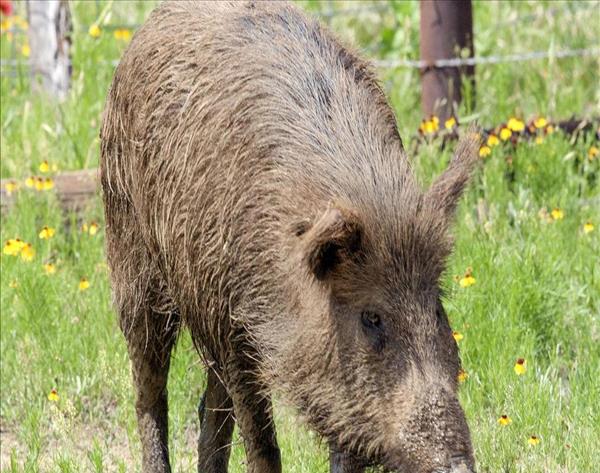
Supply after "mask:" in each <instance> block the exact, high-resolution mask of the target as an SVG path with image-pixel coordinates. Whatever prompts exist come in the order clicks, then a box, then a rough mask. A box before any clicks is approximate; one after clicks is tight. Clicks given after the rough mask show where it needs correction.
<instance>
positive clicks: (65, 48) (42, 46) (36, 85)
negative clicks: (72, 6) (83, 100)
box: [27, 0, 72, 100]
mask: <svg viewBox="0 0 600 473" xmlns="http://www.w3.org/2000/svg"><path fill="white" fill-rule="evenodd" d="M27 17H28V20H29V32H28V35H29V47H30V50H31V53H30V57H29V60H30V64H31V86H32V88H33V89H34V90H39V89H40V88H41V89H42V90H44V91H46V92H47V93H49V94H50V95H52V96H54V97H56V98H58V99H59V100H63V99H64V98H65V97H66V96H67V92H68V90H69V85H70V82H71V54H70V52H71V32H72V23H71V13H70V11H69V4H68V1H67V0H27ZM38 77H39V79H38Z"/></svg>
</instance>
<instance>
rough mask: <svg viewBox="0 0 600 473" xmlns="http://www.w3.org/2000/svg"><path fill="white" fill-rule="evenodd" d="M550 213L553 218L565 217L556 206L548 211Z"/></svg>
mask: <svg viewBox="0 0 600 473" xmlns="http://www.w3.org/2000/svg"><path fill="white" fill-rule="evenodd" d="M550 215H552V218H553V219H554V220H562V219H563V218H565V213H564V212H563V211H562V210H561V209H559V208H558V207H555V208H553V209H552V212H550Z"/></svg>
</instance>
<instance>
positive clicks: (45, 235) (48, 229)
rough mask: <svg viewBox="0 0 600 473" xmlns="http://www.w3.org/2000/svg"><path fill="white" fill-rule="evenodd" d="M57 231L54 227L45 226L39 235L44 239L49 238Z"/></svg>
mask: <svg viewBox="0 0 600 473" xmlns="http://www.w3.org/2000/svg"><path fill="white" fill-rule="evenodd" d="M55 233H56V230H54V228H51V227H44V228H42V230H41V231H40V233H39V235H38V236H39V237H40V238H41V239H42V240H49V239H50V238H52V237H53V236H54V234H55Z"/></svg>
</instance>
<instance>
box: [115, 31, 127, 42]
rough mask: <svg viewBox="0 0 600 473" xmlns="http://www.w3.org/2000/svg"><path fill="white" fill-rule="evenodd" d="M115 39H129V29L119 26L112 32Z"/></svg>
mask: <svg viewBox="0 0 600 473" xmlns="http://www.w3.org/2000/svg"><path fill="white" fill-rule="evenodd" d="M114 36H115V39H117V40H121V41H129V40H130V39H131V31H129V30H128V29H127V28H119V29H116V30H115V32H114Z"/></svg>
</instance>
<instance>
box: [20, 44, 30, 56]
mask: <svg viewBox="0 0 600 473" xmlns="http://www.w3.org/2000/svg"><path fill="white" fill-rule="evenodd" d="M21 54H22V55H23V56H25V57H29V55H30V54H31V48H30V47H29V45H28V44H27V43H25V44H24V45H23V46H21Z"/></svg>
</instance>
